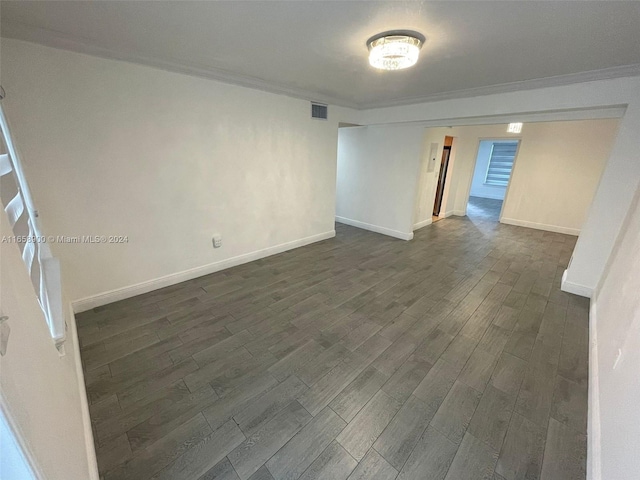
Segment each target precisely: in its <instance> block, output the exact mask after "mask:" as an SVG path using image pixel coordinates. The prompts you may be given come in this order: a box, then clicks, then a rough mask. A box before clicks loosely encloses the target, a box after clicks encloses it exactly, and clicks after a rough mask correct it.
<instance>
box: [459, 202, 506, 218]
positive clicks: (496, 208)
mask: <svg viewBox="0 0 640 480" xmlns="http://www.w3.org/2000/svg"><path fill="white" fill-rule="evenodd" d="M502 203H503V200H495V199H492V198H481V197H473V196H471V197H469V202H468V203H467V216H468V217H471V218H473V219H476V218H477V219H480V220H486V221H488V222H499V221H500V210H501V209H502Z"/></svg>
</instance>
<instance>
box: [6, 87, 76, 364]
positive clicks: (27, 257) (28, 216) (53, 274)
mask: <svg viewBox="0 0 640 480" xmlns="http://www.w3.org/2000/svg"><path fill="white" fill-rule="evenodd" d="M3 93H4V92H1V93H0V100H1V99H2V98H3V95H2V94H3ZM21 165H22V164H21V162H20V157H19V155H18V152H17V150H16V148H15V144H14V142H13V139H12V137H11V132H10V130H9V124H8V122H7V119H6V117H5V113H4V110H3V109H2V106H1V105H0V200H1V202H2V206H3V208H4V210H5V212H6V213H7V216H8V217H9V224H10V225H11V228H12V230H13V231H12V232H0V236H1V238H0V241H2V242H5V243H6V242H12V243H16V244H17V245H18V247H19V248H20V251H21V253H22V259H23V261H24V264H25V267H26V269H27V272H28V273H29V275H30V277H31V283H32V284H33V289H34V293H35V295H36V297H37V298H38V301H39V303H40V307H41V308H42V312H43V313H44V317H45V319H46V321H47V325H48V327H49V331H50V332H51V337H52V339H53V342H54V343H55V346H56V348H57V349H58V351H59V352H60V354H64V341H65V337H66V324H65V316H64V310H63V303H62V284H61V278H60V261H59V260H58V259H57V258H55V257H54V256H53V255H52V254H51V248H50V246H49V242H50V241H51V239H50V238H47V237H46V236H45V235H44V234H43V233H42V229H41V228H40V223H39V219H38V211H37V210H36V208H35V206H34V204H33V198H32V197H31V193H30V191H29V185H28V184H27V181H26V179H25V176H24V171H23V169H22V166H21ZM14 321H19V319H15V320H14Z"/></svg>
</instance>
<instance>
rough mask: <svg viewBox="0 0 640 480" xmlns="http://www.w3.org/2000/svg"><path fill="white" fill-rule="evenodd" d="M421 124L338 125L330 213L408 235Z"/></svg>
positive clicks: (354, 222) (393, 233)
mask: <svg viewBox="0 0 640 480" xmlns="http://www.w3.org/2000/svg"><path fill="white" fill-rule="evenodd" d="M423 138H424V128H423V127H420V126H402V125H400V126H398V125H391V126H372V127H350V128H341V129H340V132H339V135H338V175H337V193H336V219H337V220H338V221H339V222H343V223H347V224H350V225H355V226H358V227H360V228H366V229H368V230H372V231H375V232H378V233H383V234H385V235H391V236H393V237H397V238H402V239H405V240H409V239H411V238H413V208H414V203H415V198H416V188H417V183H416V178H417V176H418V171H419V166H420V162H421V157H422V155H423Z"/></svg>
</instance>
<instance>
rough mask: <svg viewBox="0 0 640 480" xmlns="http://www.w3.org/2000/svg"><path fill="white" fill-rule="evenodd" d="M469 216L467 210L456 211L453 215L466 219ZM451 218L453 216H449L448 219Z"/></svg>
mask: <svg viewBox="0 0 640 480" xmlns="http://www.w3.org/2000/svg"><path fill="white" fill-rule="evenodd" d="M466 214H467V211H466V210H454V211H453V215H455V216H457V217H464V216H465V215H466ZM449 216H451V214H449V215H447V217H449Z"/></svg>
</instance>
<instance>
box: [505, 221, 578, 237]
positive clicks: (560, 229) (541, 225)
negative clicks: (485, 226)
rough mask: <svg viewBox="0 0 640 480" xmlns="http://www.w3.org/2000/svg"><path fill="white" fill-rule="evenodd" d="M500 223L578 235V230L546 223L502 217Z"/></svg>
mask: <svg viewBox="0 0 640 480" xmlns="http://www.w3.org/2000/svg"><path fill="white" fill-rule="evenodd" d="M500 223H506V224H508V225H516V226H518V227H527V228H535V229H536V230H546V231H547V232H555V233H565V234H567V235H575V236H576V237H577V236H578V235H580V229H578V228H569V227H561V226H560V225H547V224H546V223H536V222H529V221H527V220H518V219H516V218H505V217H502V218H501V219H500Z"/></svg>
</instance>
